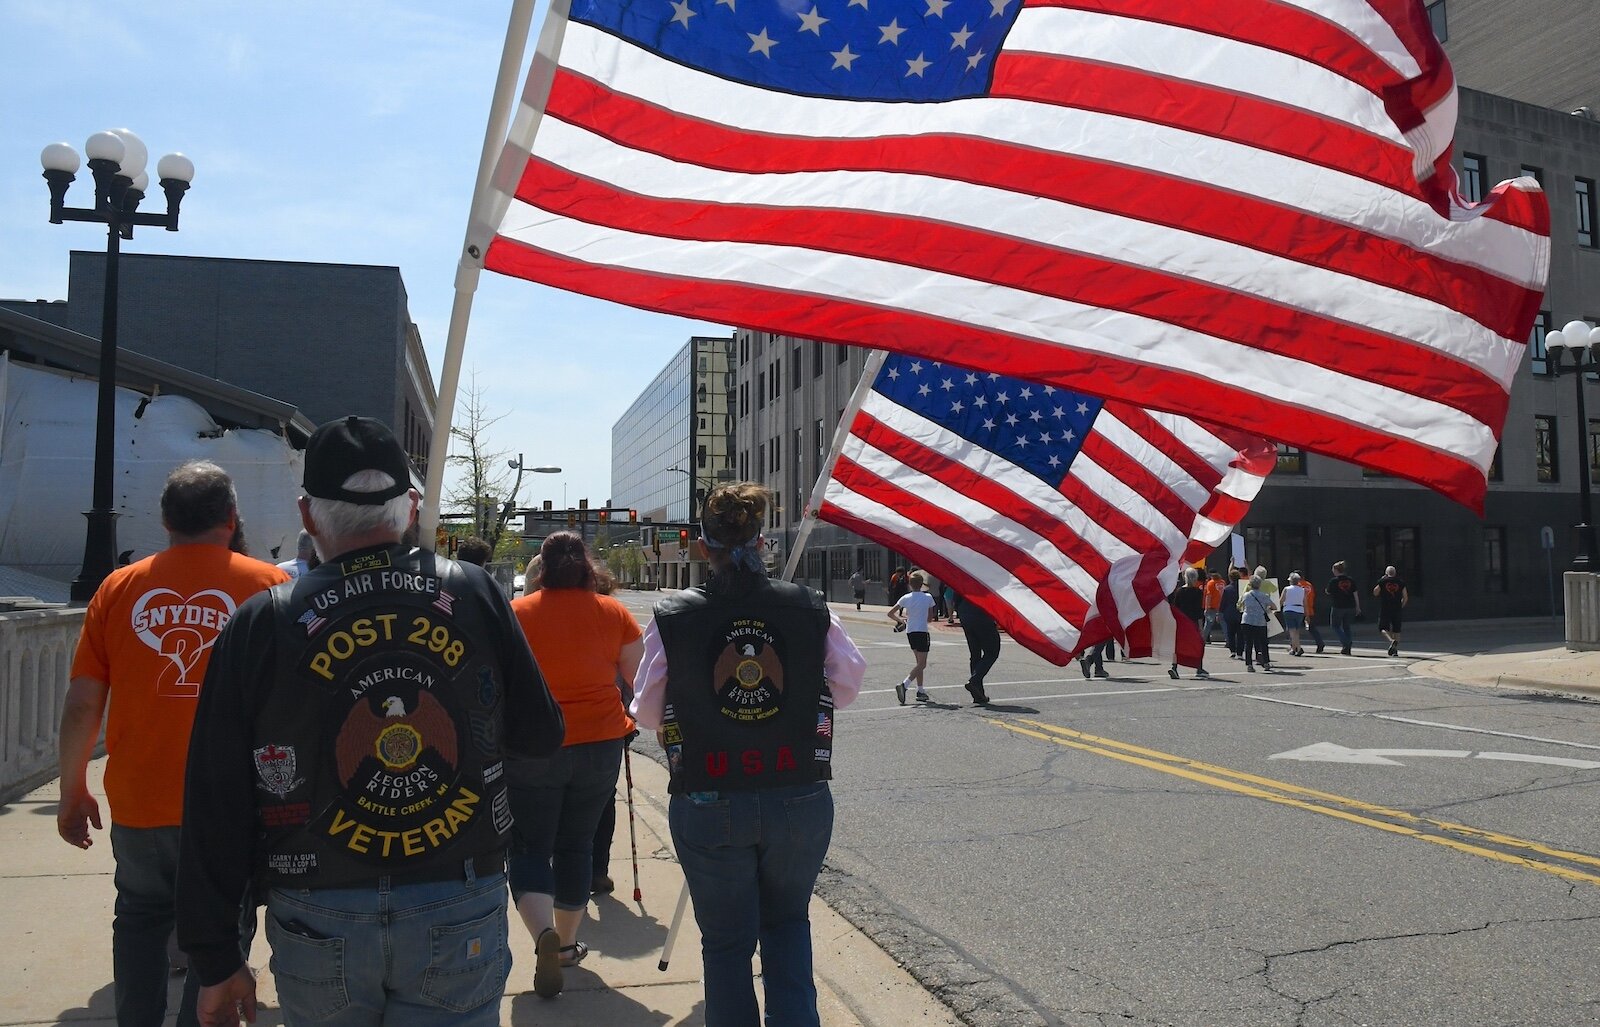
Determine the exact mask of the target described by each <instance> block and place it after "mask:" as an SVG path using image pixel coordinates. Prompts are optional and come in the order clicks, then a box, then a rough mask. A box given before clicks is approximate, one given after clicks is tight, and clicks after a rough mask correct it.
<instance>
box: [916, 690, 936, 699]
mask: <svg viewBox="0 0 1600 1027" xmlns="http://www.w3.org/2000/svg"><path fill="white" fill-rule="evenodd" d="M932 701H933V696H931V695H929V694H928V693H927V692H924V691H921V690H918V692H917V702H932Z"/></svg>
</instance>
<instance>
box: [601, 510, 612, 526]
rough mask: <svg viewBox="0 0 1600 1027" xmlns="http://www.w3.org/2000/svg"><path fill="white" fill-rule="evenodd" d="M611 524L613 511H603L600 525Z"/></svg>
mask: <svg viewBox="0 0 1600 1027" xmlns="http://www.w3.org/2000/svg"><path fill="white" fill-rule="evenodd" d="M610 522H611V511H610V510H601V511H600V523H601V524H609V523H610Z"/></svg>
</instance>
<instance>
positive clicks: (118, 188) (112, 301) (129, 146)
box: [39, 128, 194, 605]
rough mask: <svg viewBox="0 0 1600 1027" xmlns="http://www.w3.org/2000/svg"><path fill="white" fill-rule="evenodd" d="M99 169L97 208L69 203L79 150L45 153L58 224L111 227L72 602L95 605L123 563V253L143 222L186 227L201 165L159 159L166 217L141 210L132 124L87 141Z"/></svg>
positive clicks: (137, 144)
mask: <svg viewBox="0 0 1600 1027" xmlns="http://www.w3.org/2000/svg"><path fill="white" fill-rule="evenodd" d="M84 151H85V152H86V153H87V154H88V155H89V170H90V171H91V172H92V173H93V174H94V206H93V207H68V206H67V205H66V200H67V187H68V186H70V185H71V184H72V183H73V181H74V180H75V179H76V178H77V173H78V152H77V151H76V150H74V149H73V148H72V147H71V146H68V145H67V144H66V143H51V144H50V145H49V146H46V147H45V148H44V150H43V151H42V152H41V153H40V154H39V163H40V164H41V165H43V166H44V178H45V181H46V182H48V183H49V184H50V223H51V224H52V225H59V224H61V223H62V222H63V221H93V222H96V223H97V224H102V225H105V226H106V286H105V306H104V308H103V312H102V315H101V322H100V382H99V397H98V404H97V407H96V415H95V432H94V505H93V509H91V510H90V511H89V512H88V513H87V514H85V515H84V516H86V517H88V518H89V530H88V533H87V535H86V536H85V538H84V542H83V567H82V569H81V570H80V571H79V572H78V577H77V578H76V579H75V580H74V581H73V582H72V593H71V597H72V602H73V603H74V604H76V605H82V604H85V603H87V602H88V601H89V600H90V599H91V598H92V597H93V596H94V593H95V590H96V589H98V588H99V587H100V582H102V581H104V580H105V578H106V575H108V574H110V573H111V571H112V569H113V568H114V567H115V566H116V560H117V525H116V517H117V514H116V510H115V509H114V508H113V506H112V497H111V492H112V487H111V486H112V476H113V469H114V463H113V453H114V449H115V444H116V417H115V414H116V390H117V255H118V253H119V252H120V251H121V247H120V243H121V240H123V239H132V238H133V229H134V226H136V225H149V226H152V227H156V228H165V229H166V230H167V231H169V232H176V231H177V230H178V207H179V205H180V204H181V203H182V202H183V194H184V192H185V191H186V190H187V189H188V188H189V183H190V182H191V181H192V180H193V179H194V162H193V161H191V160H189V158H188V157H185V156H184V155H183V154H181V153H169V154H167V155H166V156H165V157H162V158H161V160H160V162H159V163H157V164H156V174H157V175H158V176H159V178H160V182H161V189H162V191H163V192H165V193H166V194H167V212H166V213H165V214H140V213H139V212H138V209H139V202H140V201H141V200H143V199H144V191H145V189H146V188H147V187H148V186H149V184H150V176H149V175H148V174H146V173H145V170H144V166H145V161H146V160H148V159H149V153H148V151H146V150H145V146H144V143H143V141H141V140H140V139H139V137H138V136H136V135H134V134H133V133H132V132H130V131H128V130H127V129H125V128H119V129H113V130H111V131H110V132H96V133H95V134H94V135H92V136H90V137H89V141H88V142H87V143H85V144H84Z"/></svg>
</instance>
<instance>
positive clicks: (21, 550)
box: [0, 353, 303, 581]
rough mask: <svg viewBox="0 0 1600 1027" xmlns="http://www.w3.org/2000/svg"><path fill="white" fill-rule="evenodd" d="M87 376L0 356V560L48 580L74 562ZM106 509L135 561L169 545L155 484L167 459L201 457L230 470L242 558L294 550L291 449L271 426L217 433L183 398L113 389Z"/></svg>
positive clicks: (87, 462)
mask: <svg viewBox="0 0 1600 1027" xmlns="http://www.w3.org/2000/svg"><path fill="white" fill-rule="evenodd" d="M97 389H98V386H97V384H96V382H95V381H94V380H93V379H91V378H83V377H79V376H76V375H68V374H63V373H58V372H55V371H50V370H43V369H40V368H36V367H32V366H29V365H27V364H18V363H15V362H12V361H9V360H8V359H7V357H6V354H4V353H0V411H3V413H4V419H3V420H0V564H5V565H9V566H13V567H17V568H20V569H22V570H25V571H28V572H30V573H33V574H39V575H42V576H44V577H47V578H54V579H56V580H57V581H70V580H72V579H73V578H75V577H77V575H78V570H79V568H80V567H81V566H82V563H83V538H84V531H85V526H86V521H85V519H84V517H83V514H84V512H85V511H87V510H88V509H89V508H90V507H91V506H92V505H93V480H94V446H95V402H96V394H97ZM114 452H115V468H116V470H115V478H114V483H113V506H114V507H115V509H116V511H117V513H118V515H119V516H118V517H117V526H116V531H117V550H118V552H119V553H120V552H122V551H126V550H132V551H133V552H132V559H134V560H141V559H143V558H145V557H147V556H150V555H151V554H152V553H156V552H158V551H160V550H162V549H165V548H166V547H167V534H166V531H165V530H164V529H163V528H162V526H161V488H162V485H163V484H164V482H165V481H166V477H167V475H168V474H169V473H170V472H171V471H172V469H173V468H174V467H177V466H178V465H179V464H182V463H184V462H185V461H188V460H210V461H212V462H214V463H216V464H218V465H220V466H221V467H222V468H223V469H224V470H226V471H227V472H228V473H229V474H230V475H232V477H233V483H234V487H235V488H236V489H237V490H238V493H239V514H240V517H241V519H242V520H243V522H244V533H245V540H246V543H247V544H248V546H249V551H250V554H251V555H252V556H256V557H259V558H260V559H263V560H272V559H273V556H272V550H273V548H274V547H279V548H280V552H281V557H279V558H281V559H289V558H290V557H292V556H293V555H294V549H295V544H294V543H295V537H296V535H297V534H298V533H299V531H300V514H299V510H298V509H297V508H296V504H295V501H296V499H297V497H298V496H299V494H300V471H301V466H302V463H303V457H302V455H301V453H300V452H299V451H297V450H295V449H294V448H293V447H292V446H290V445H289V444H288V442H287V441H285V440H284V439H283V437H282V436H280V435H279V434H277V433H276V432H271V431H264V430H260V429H229V430H226V431H224V430H222V429H221V428H219V427H218V426H217V423H216V422H215V421H213V420H212V419H211V417H210V415H208V414H207V413H206V412H205V410H204V409H202V408H201V407H200V405H199V404H198V403H195V402H194V401H193V400H190V399H186V398H184V397H181V396H157V397H155V398H151V397H148V396H144V395H142V394H141V393H138V392H135V391H133V390H131V389H125V388H119V389H117V393H116V445H115V450H114Z"/></svg>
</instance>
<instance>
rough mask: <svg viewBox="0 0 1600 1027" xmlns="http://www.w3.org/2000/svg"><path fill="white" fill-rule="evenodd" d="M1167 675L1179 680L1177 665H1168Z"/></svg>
mask: <svg viewBox="0 0 1600 1027" xmlns="http://www.w3.org/2000/svg"><path fill="white" fill-rule="evenodd" d="M1167 677H1169V678H1171V679H1172V680H1174V681H1176V680H1178V668H1177V667H1168V668H1167Z"/></svg>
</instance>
